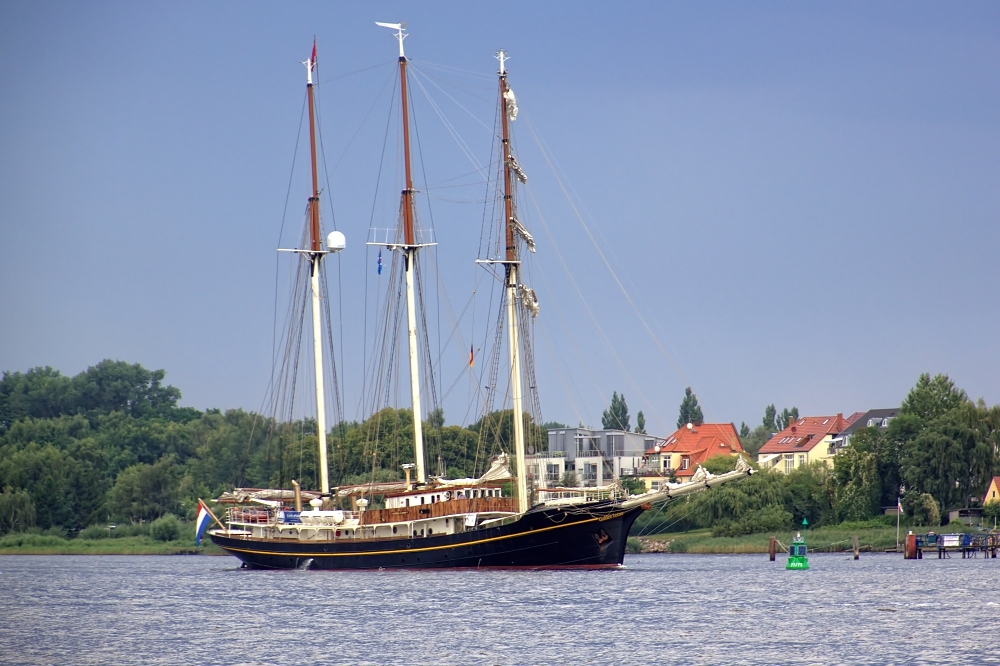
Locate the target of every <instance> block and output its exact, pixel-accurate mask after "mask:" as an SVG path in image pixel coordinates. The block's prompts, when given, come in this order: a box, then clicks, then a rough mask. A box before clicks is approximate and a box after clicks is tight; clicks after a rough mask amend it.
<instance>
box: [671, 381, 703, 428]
mask: <svg viewBox="0 0 1000 666" xmlns="http://www.w3.org/2000/svg"><path fill="white" fill-rule="evenodd" d="M704 422H705V415H704V414H702V413H701V407H700V406H699V405H698V396H696V395H695V394H694V393H693V392H692V391H691V387H690V386H688V387H687V388H686V389H684V398H683V399H682V400H681V406H680V413H679V415H678V416H677V427H678V428H683V427H684V426H685V425H686V424H688V423H693V424H695V425H701V424H702V423H704Z"/></svg>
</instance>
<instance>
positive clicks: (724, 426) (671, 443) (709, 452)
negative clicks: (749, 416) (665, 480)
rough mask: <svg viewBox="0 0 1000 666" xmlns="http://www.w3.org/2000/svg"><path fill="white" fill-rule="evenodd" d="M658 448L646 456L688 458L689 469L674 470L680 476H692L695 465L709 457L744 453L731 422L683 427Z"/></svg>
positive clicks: (649, 451) (696, 466)
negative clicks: (669, 455)
mask: <svg viewBox="0 0 1000 666" xmlns="http://www.w3.org/2000/svg"><path fill="white" fill-rule="evenodd" d="M659 448H660V450H659V451H657V450H656V447H654V448H652V449H649V450H648V451H646V455H655V454H658V453H667V454H671V453H680V454H681V455H682V456H687V457H688V460H689V463H688V468H687V469H677V470H675V471H674V474H675V475H676V476H679V477H681V476H690V475H692V474H694V472H695V470H696V469H697V468H698V465H700V464H702V463H703V462H705V461H706V460H708V459H709V458H711V457H712V456H717V455H720V454H722V455H731V454H734V453H743V445H742V444H740V438H739V436H738V435H737V434H736V428H735V427H733V424H732V423H703V424H701V425H699V426H694V427H693V428H691V429H690V430H689V429H688V427H687V426H684V427H683V428H680V429H679V430H677V432H675V433H674V434H672V435H671V436H670V437H667V439H666V441H665V442H664V443H663V444H662V445H661V446H660V447H659Z"/></svg>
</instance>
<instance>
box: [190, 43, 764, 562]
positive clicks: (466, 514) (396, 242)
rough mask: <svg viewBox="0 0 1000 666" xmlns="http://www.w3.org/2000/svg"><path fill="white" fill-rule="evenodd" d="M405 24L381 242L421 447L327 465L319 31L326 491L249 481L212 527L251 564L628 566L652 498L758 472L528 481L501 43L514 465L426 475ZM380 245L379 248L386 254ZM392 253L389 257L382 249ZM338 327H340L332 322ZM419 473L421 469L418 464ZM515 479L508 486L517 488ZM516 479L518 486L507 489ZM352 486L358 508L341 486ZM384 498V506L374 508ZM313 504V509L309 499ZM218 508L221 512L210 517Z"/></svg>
mask: <svg viewBox="0 0 1000 666" xmlns="http://www.w3.org/2000/svg"><path fill="white" fill-rule="evenodd" d="M378 25H379V26H382V27H387V28H390V29H392V30H394V31H395V32H394V36H395V37H396V39H397V40H398V42H399V60H398V66H399V82H400V100H401V104H402V109H401V113H400V118H401V122H402V148H403V161H404V177H405V186H404V189H403V190H402V193H401V201H400V216H399V227H398V229H397V233H395V234H394V235H393V237H392V238H391V239H390V238H388V237H386V238H384V239H382V240H381V241H376V242H377V243H378V244H379V245H380V246H382V247H385V248H387V249H388V250H390V251H392V252H396V253H398V255H399V256H400V257H401V259H402V268H403V272H404V275H405V292H406V315H407V317H406V320H407V339H408V349H409V371H410V398H411V406H412V415H413V449H414V456H415V460H414V462H413V463H408V464H405V465H403V468H404V472H405V476H406V478H405V480H404V481H399V482H390V483H369V484H362V485H359V486H350V487H339V488H333V489H331V487H330V483H329V473H328V469H327V440H326V435H327V433H326V420H325V414H324V410H325V404H326V402H325V397H324V372H323V354H322V344H321V341H322V340H323V330H322V323H323V318H322V317H321V316H320V288H321V285H320V281H319V276H320V266H321V262H322V261H323V259H324V258H325V257H326V256H327V255H328V254H330V253H332V252H338V251H340V250H342V249H343V248H344V246H345V242H344V237H343V235H342V234H340V233H339V232H332V233H331V234H330V235H329V236H328V238H327V246H326V248H325V249H324V248H323V246H322V243H321V237H320V225H319V192H320V191H319V186H318V176H317V171H316V143H315V112H314V97H313V78H312V76H313V70H314V68H315V64H316V50H315V44H314V46H313V52H312V56H311V57H310V59H309V60H308V61H306V62H305V63H304V64H305V65H306V72H307V75H306V89H307V103H308V105H309V136H310V149H311V160H312V192H311V196H310V198H309V204H308V214H307V220H308V223H307V226H308V229H309V232H308V247H306V248H303V249H300V250H296V251H297V252H299V253H300V256H301V257H302V261H304V262H307V263H308V269H309V277H310V298H311V300H312V335H313V353H314V374H315V390H316V404H317V406H318V412H317V415H316V425H317V430H318V432H317V434H318V437H317V439H318V447H319V451H318V465H319V486H320V488H319V491H318V492H315V491H306V490H303V489H301V488H299V486H298V484H297V483H295V482H294V481H293V482H292V485H293V489H292V490H285V489H279V490H240V489H237V490H236V491H234V492H232V493H227V494H226V495H225V496H223V497H221V498H219V499H218V500H217V501H219V502H222V503H224V504H230V505H231V508H229V509H228V510H227V515H226V517H225V522H223V521H219V520H218V519H216V523H217V525H218V527H217V528H216V529H213V530H210V531H209V536H210V538H211V540H212V541H213V542H214V543H215V544H217V545H218V546H220V547H221V548H223V549H224V550H225V551H226V552H228V553H231V554H232V555H234V556H236V557H237V558H239V559H240V560H241V561H242V562H243V563H244V566H247V567H250V568H265V569H290V568H301V567H308V568H312V569H390V568H444V567H447V568H455V567H470V568H471V567H476V568H485V567H490V568H497V567H499V568H519V567H524V568H564V567H565V568H608V567H619V566H621V565H622V564H623V560H624V557H625V546H626V540H627V537H628V534H629V530H630V528H631V527H632V524H633V523H634V522H635V520H636V518H637V517H638V516H639V515H640V514H641V513H642V512H643V511H645V510H647V509H650V508H651V507H652V506H653V505H655V504H660V503H663V502H666V501H669V500H671V499H676V498H678V497H682V496H685V495H689V494H693V493H697V492H700V491H703V490H706V489H708V488H711V487H713V486H716V485H719V484H722V483H726V482H728V481H732V480H736V479H740V478H744V477H746V476H748V475H749V474H751V473H752V470H751V469H750V467H749V465H747V463H746V462H745V461H744V460H742V459H740V460H739V461H738V463H737V467H736V469H735V470H734V471H732V472H728V473H725V474H719V475H712V474H710V473H708V472H706V471H705V470H703V469H699V470H698V472H697V473H696V474H695V476H694V478H693V479H692V480H691V481H689V482H687V483H679V484H671V483H665V484H664V485H663V486H662V487H661V488H660V489H658V490H656V491H650V492H646V493H642V494H639V495H631V496H630V495H627V494H626V493H624V492H623V491H621V489H620V488H618V489H617V492H613V493H611V495H610V496H609V497H607V498H605V499H598V500H594V499H588V498H586V497H580V498H576V499H573V498H563V499H559V500H553V501H549V502H542V503H537V504H532V503H531V501H530V497H531V493H530V492H529V488H528V484H527V478H528V474H527V469H526V463H525V459H526V446H525V424H524V421H525V419H524V418H523V415H524V409H523V400H524V398H523V394H522V385H521V382H522V369H521V348H522V340H521V330H520V322H521V320H522V314H523V313H524V312H537V301H536V300H535V295H534V292H533V291H532V290H530V289H528V288H527V287H525V286H524V285H523V284H521V282H520V281H519V274H520V267H521V260H520V253H521V250H522V249H523V248H524V247H527V248H529V249H531V250H532V251H534V241H533V239H532V237H531V235H530V234H529V233H528V231H527V229H525V227H524V225H523V224H522V223H521V222H519V221H518V219H517V216H516V204H515V196H516V192H515V187H516V183H517V182H522V183H523V182H525V180H526V178H525V176H524V172H523V170H522V169H521V167H520V165H519V164H518V162H517V160H516V158H515V156H514V154H513V149H512V145H511V136H510V123H511V122H512V121H513V120H514V119H515V118H516V116H517V106H516V100H515V97H514V94H513V92H512V90H511V89H510V86H509V85H508V81H507V76H508V72H507V68H506V60H507V54H506V53H505V52H504V51H499V52H498V53H497V58H498V60H499V62H500V69H499V72H498V86H499V89H498V92H499V95H498V97H499V109H498V117H499V119H500V124H501V128H500V133H499V135H500V136H499V139H500V148H501V150H502V153H501V159H500V162H501V163H502V178H501V181H502V196H503V200H502V201H503V204H502V214H503V221H504V222H503V225H502V226H501V234H502V241H501V245H502V256H501V257H499V258H495V259H485V260H481V261H480V263H483V264H485V265H487V266H488V267H489V268H491V269H492V270H493V271H494V272H495V274H496V275H497V277H498V279H502V280H503V292H504V295H505V296H504V298H505V304H504V305H505V310H506V329H507V331H506V332H507V348H508V350H509V368H508V370H509V373H510V374H509V380H510V383H511V399H512V407H513V410H512V414H513V427H512V429H513V440H514V451H513V454H514V460H513V469H511V465H510V461H509V459H508V456H507V455H506V454H501V455H499V456H497V458H496V459H494V460H493V461H492V465H491V466H490V468H489V469H488V470H487V471H486V473H485V474H483V475H482V476H479V477H477V478H466V479H446V478H443V477H442V476H436V477H434V476H429V475H428V473H427V470H426V467H425V461H424V441H423V426H422V408H421V395H420V388H421V382H420V373H419V368H420V364H419V345H418V330H417V321H418V319H422V318H421V317H418V313H417V309H416V298H415V295H414V291H415V290H414V282H415V278H414V274H415V270H416V261H417V256H418V253H419V252H420V251H421V249H423V248H425V247H427V246H428V245H430V244H431V243H428V242H423V241H425V240H426V239H423V238H420V237H418V234H417V233H415V228H414V201H413V195H414V192H415V190H414V188H413V180H412V174H411V166H410V136H409V134H410V129H409V113H408V107H407V105H408V98H407V79H406V76H407V62H408V61H407V58H406V55H405V53H404V48H403V40H404V39H405V38H406V36H407V33H406V30H405V27H406V26H405V24H392V23H379V24H378ZM380 258H381V255H380ZM380 260H381V259H380ZM327 333H328V334H329V333H330V332H329V331H327ZM411 473H412V474H415V478H413V477H412V476H411ZM511 488H513V489H515V492H514V496H513V497H511V496H509V489H511ZM505 489H508V491H507V494H505ZM348 497H349V498H351V500H352V501H351V509H350V510H346V509H342V508H340V504H339V503H338V499H343V498H348ZM375 497H378V498H379V499H380V502H379V504H380V505H382V508H375V507H372V508H370V509H369V506H370V503H371V500H372V498H375ZM304 504H307V505H308V508H305V509H304V508H303V507H304ZM213 517H214V516H213Z"/></svg>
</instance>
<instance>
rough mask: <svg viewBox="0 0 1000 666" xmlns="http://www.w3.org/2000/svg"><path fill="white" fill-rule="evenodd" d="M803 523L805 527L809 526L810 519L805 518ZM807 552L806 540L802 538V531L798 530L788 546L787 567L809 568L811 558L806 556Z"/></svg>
mask: <svg viewBox="0 0 1000 666" xmlns="http://www.w3.org/2000/svg"><path fill="white" fill-rule="evenodd" d="M802 525H803V527H806V526H808V525H809V521H808V520H806V519H805V518H803V519H802ZM806 553H807V549H806V540H805V539H803V538H802V534H801V533H799V532H796V533H795V540H794V541H792V545H791V546H789V547H788V563H787V564H786V565H785V569H800V570H801V569H808V568H809V558H808V557H807V556H806Z"/></svg>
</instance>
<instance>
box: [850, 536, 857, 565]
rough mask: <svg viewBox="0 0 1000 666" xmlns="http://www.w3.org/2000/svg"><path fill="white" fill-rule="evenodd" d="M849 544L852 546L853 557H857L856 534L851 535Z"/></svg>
mask: <svg viewBox="0 0 1000 666" xmlns="http://www.w3.org/2000/svg"><path fill="white" fill-rule="evenodd" d="M851 545H852V546H854V559H858V536H857V535H854V536H852V537H851Z"/></svg>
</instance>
